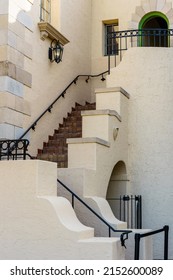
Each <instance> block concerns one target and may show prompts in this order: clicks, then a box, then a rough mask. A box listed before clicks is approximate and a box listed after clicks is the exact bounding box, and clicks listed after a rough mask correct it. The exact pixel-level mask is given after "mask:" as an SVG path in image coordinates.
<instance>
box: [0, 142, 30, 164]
mask: <svg viewBox="0 0 173 280" xmlns="http://www.w3.org/2000/svg"><path fill="white" fill-rule="evenodd" d="M28 145H29V141H28V140H27V139H20V140H0V160H17V159H23V160H25V159H26V158H27V157H29V158H32V157H31V156H30V154H28V153H27V151H28Z"/></svg>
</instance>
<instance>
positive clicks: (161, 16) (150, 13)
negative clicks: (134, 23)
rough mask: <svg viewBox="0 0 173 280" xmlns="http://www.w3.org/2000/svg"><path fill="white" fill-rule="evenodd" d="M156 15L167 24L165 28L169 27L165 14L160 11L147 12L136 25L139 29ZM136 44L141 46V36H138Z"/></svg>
mask: <svg viewBox="0 0 173 280" xmlns="http://www.w3.org/2000/svg"><path fill="white" fill-rule="evenodd" d="M156 17H160V18H162V19H164V21H165V22H166V24H167V28H168V29H169V20H168V18H167V16H166V15H165V14H163V13H161V12H156V11H154V12H149V13H147V14H145V15H144V16H143V18H142V19H141V20H140V22H139V26H138V28H139V30H142V29H143V27H144V25H145V24H146V23H147V22H148V21H150V20H151V19H154V18H156ZM138 46H140V47H141V46H142V37H141V36H140V37H139V41H138ZM168 46H170V40H169V37H168Z"/></svg>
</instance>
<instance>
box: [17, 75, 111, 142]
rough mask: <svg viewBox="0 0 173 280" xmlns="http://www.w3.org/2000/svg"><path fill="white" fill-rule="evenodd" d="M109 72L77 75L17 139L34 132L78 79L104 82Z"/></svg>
mask: <svg viewBox="0 0 173 280" xmlns="http://www.w3.org/2000/svg"><path fill="white" fill-rule="evenodd" d="M108 73H109V70H107V71H104V72H102V73H100V74H97V75H78V76H76V78H74V79H73V80H72V81H71V82H70V83H69V84H68V86H67V87H66V88H65V89H64V90H63V91H62V92H61V93H60V94H59V95H58V96H57V97H56V98H55V100H54V101H53V102H52V103H50V104H49V106H48V107H47V108H46V109H45V110H44V111H43V112H42V113H41V114H40V115H39V116H38V117H37V119H36V120H35V121H34V122H33V123H32V124H31V125H30V126H29V127H28V129H26V131H25V132H24V133H23V134H22V135H21V136H20V137H19V139H22V138H23V137H24V136H25V135H26V134H27V133H28V132H29V131H30V130H31V129H32V130H35V127H36V125H37V124H38V122H39V121H40V119H42V117H43V116H44V115H45V114H46V113H47V112H48V113H51V112H52V109H53V106H54V105H55V103H56V102H57V101H58V100H59V99H60V98H61V97H63V98H64V97H65V94H67V90H68V89H69V88H70V87H71V86H72V85H73V84H76V83H77V81H78V79H79V78H85V82H86V83H88V81H89V79H90V78H97V77H100V76H101V81H105V78H104V75H106V74H108Z"/></svg>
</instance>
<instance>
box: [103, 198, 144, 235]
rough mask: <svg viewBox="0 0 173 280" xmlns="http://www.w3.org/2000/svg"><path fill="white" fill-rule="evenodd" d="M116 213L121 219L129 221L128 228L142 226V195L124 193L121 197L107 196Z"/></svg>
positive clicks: (139, 227)
mask: <svg viewBox="0 0 173 280" xmlns="http://www.w3.org/2000/svg"><path fill="white" fill-rule="evenodd" d="M107 200H108V201H109V203H110V206H111V208H113V207H114V206H115V209H116V210H115V211H116V212H114V211H113V212H114V214H115V216H116V217H117V218H119V220H121V221H124V222H127V227H128V228H137V229H141V228H142V196H141V195H123V196H120V197H119V198H107Z"/></svg>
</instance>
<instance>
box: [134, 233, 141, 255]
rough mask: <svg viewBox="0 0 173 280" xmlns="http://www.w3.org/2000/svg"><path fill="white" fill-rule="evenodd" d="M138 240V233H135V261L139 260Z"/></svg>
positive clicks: (139, 236)
mask: <svg viewBox="0 0 173 280" xmlns="http://www.w3.org/2000/svg"><path fill="white" fill-rule="evenodd" d="M140 238H141V235H140V233H136V234H135V256H134V259H135V260H139V251H140Z"/></svg>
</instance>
